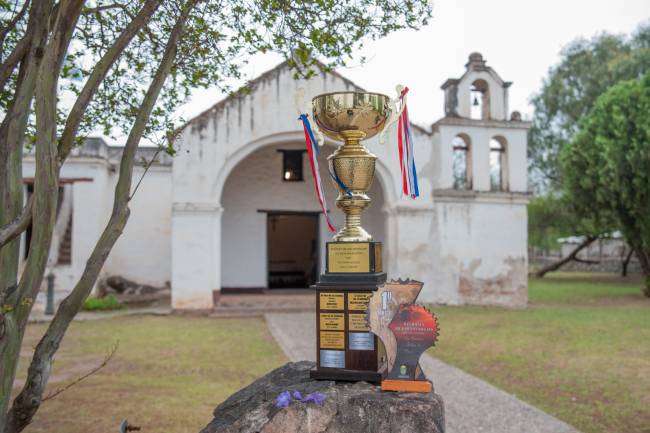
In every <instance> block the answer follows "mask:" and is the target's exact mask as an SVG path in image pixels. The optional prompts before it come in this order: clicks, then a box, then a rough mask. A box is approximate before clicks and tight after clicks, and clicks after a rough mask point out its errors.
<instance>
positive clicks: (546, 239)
mask: <svg viewBox="0 0 650 433" xmlns="http://www.w3.org/2000/svg"><path fill="white" fill-rule="evenodd" d="M613 227H616V225H615V223H613V222H612V220H611V219H608V220H607V221H603V223H602V224H600V225H599V226H595V225H594V224H593V222H592V221H591V220H590V219H589V218H584V217H583V216H581V215H579V214H578V213H576V212H575V210H574V209H573V204H572V203H571V199H570V197H568V196H567V195H566V194H559V193H552V194H546V195H542V196H538V197H534V198H533V199H532V200H531V201H530V203H529V204H528V245H529V247H531V248H533V249H538V250H543V251H548V250H552V249H555V248H558V247H559V244H558V242H557V239H558V238H560V237H568V236H573V235H575V234H576V233H580V234H581V236H582V241H581V242H580V243H579V244H577V245H576V247H575V248H574V249H573V250H572V251H571V252H570V253H569V254H568V255H566V256H565V257H560V258H559V259H558V260H556V261H554V262H552V263H549V264H547V265H545V266H543V267H541V268H540V269H537V270H536V271H535V272H534V275H535V276H536V277H538V278H542V277H544V275H546V274H547V273H549V272H552V271H556V270H558V269H560V268H561V267H562V266H564V265H565V264H567V263H569V262H571V261H576V262H581V263H588V264H594V263H596V262H593V261H591V260H584V259H581V258H580V257H578V253H579V252H580V251H582V250H583V249H585V248H587V247H588V246H589V245H591V244H592V243H593V242H594V241H596V240H597V239H598V238H602V237H606V236H607V235H608V234H609V233H611V232H613V231H614V228H613Z"/></svg>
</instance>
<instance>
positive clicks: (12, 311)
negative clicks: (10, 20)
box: [0, 0, 53, 432]
mask: <svg viewBox="0 0 650 433" xmlns="http://www.w3.org/2000/svg"><path fill="white" fill-rule="evenodd" d="M52 4H53V0H42V1H37V2H34V3H33V4H32V7H31V8H30V12H29V21H28V25H27V33H29V34H31V35H32V37H31V41H30V47H29V49H28V50H27V52H26V54H25V57H24V58H23V60H22V61H21V65H20V71H19V74H18V81H17V83H16V91H15V95H14V99H13V101H12V104H11V106H10V107H9V108H8V110H7V114H6V115H5V118H4V119H3V121H2V125H0V223H1V224H2V226H4V225H5V224H7V223H10V222H11V221H14V220H15V218H16V217H17V216H18V215H19V214H20V212H21V210H22V209H19V208H18V206H20V208H22V201H23V198H22V151H23V146H22V143H23V141H24V137H25V129H26V125H27V118H28V115H29V110H30V106H31V101H32V99H33V97H34V89H35V85H36V77H37V74H38V70H39V68H40V66H41V62H42V57H43V54H42V53H43V50H44V47H45V44H46V41H47V34H48V22H49V16H50V13H51V10H52ZM19 252H20V249H19V239H14V240H13V241H12V242H10V243H9V244H8V245H6V246H4V247H0V308H1V310H0V432H1V431H2V430H3V429H4V426H5V421H6V413H7V408H8V406H9V398H10V394H11V388H12V385H13V381H14V376H15V372H16V362H17V359H18V353H19V352H20V345H21V341H22V336H23V332H24V331H23V330H22V329H21V326H20V320H19V318H18V316H17V314H16V302H15V300H16V294H17V292H18V290H19V288H18V286H17V276H18V260H19Z"/></svg>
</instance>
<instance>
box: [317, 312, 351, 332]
mask: <svg viewBox="0 0 650 433" xmlns="http://www.w3.org/2000/svg"><path fill="white" fill-rule="evenodd" d="M319 319H320V329H322V330H323V331H345V315H344V314H343V313H320V315H319Z"/></svg>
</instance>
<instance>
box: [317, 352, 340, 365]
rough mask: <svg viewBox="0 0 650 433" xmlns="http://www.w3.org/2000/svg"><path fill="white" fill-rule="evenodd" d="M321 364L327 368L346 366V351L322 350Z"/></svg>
mask: <svg viewBox="0 0 650 433" xmlns="http://www.w3.org/2000/svg"><path fill="white" fill-rule="evenodd" d="M320 366H321V367H325V368H345V352H343V351H341V350H321V351H320Z"/></svg>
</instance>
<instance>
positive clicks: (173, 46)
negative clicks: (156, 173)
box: [4, 0, 196, 433]
mask: <svg viewBox="0 0 650 433" xmlns="http://www.w3.org/2000/svg"><path fill="white" fill-rule="evenodd" d="M195 4H196V0H192V1H190V2H188V4H187V5H186V6H185V8H184V9H183V12H182V13H181V15H180V17H179V18H178V21H177V22H176V24H175V26H174V28H173V29H172V32H171V34H170V37H169V40H168V42H167V46H166V48H165V53H164V55H163V58H162V60H161V63H160V65H159V67H158V69H157V70H156V74H155V75H154V78H153V80H152V82H151V84H150V86H149V89H148V90H147V93H146V95H145V97H144V99H143V101H142V103H141V105H140V109H139V110H138V114H137V116H136V119H135V122H134V124H133V127H132V128H131V132H130V134H129V137H128V139H127V142H126V145H125V147H124V151H123V154H122V159H121V161H120V169H119V178H118V182H117V185H116V186H115V199H114V202H113V212H112V214H111V218H110V220H109V222H108V224H107V225H106V228H105V229H104V232H103V233H102V235H101V237H100V239H99V241H98V242H97V244H96V245H95V249H94V250H93V252H92V254H91V256H90V258H89V259H88V262H87V263H86V268H85V269H84V272H83V274H82V276H81V278H80V279H79V281H78V282H77V284H76V285H75V287H74V289H73V290H72V292H71V293H70V294H69V295H68V296H67V297H66V298H65V300H64V301H63V302H62V303H61V305H60V306H59V308H58V310H57V312H56V315H55V316H54V319H53V320H52V322H51V323H50V326H49V327H48V329H47V331H46V333H45V335H44V336H43V338H42V339H41V341H40V342H39V344H38V345H37V347H36V350H35V352H34V356H33V358H32V362H31V364H30V366H29V370H28V375H27V380H26V383H25V386H24V388H23V389H22V391H21V392H20V394H19V395H18V397H16V399H15V401H14V404H13V406H12V408H11V411H10V412H9V415H8V423H7V426H6V429H5V431H4V433H18V432H20V431H22V430H23V429H24V428H25V427H27V425H28V424H29V423H30V422H31V420H32V418H33V416H34V414H35V413H36V411H37V410H38V408H39V406H40V404H41V401H42V398H43V392H44V391H45V387H46V386H47V381H48V379H49V374H50V370H51V367H52V357H53V356H54V354H55V353H56V351H57V349H58V347H59V345H60V343H61V340H62V339H63V337H64V335H65V332H66V330H67V328H68V326H69V324H70V322H71V321H72V319H73V318H74V316H75V315H76V314H77V312H78V311H79V309H80V308H81V305H82V304H83V302H84V300H85V299H86V297H87V296H88V295H89V294H90V291H91V290H92V288H93V286H94V284H95V282H96V281H97V277H98V276H99V272H100V271H101V269H102V267H103V265H104V262H105V261H106V258H107V257H108V254H109V253H110V251H111V249H112V248H113V245H115V242H116V241H117V239H118V238H119V236H120V235H121V234H122V230H123V229H124V226H125V225H126V222H127V220H128V217H129V208H128V203H129V200H130V194H131V185H132V178H133V164H134V160H135V153H136V150H137V148H138V144H139V142H140V139H141V138H142V135H143V133H144V130H145V127H146V125H147V123H148V121H149V118H150V116H151V112H152V110H153V107H154V105H155V103H156V101H157V99H158V96H159V94H160V91H161V89H162V87H163V85H164V83H165V81H166V79H167V77H168V76H169V74H170V71H171V68H172V66H173V63H174V60H175V58H176V50H177V44H178V40H179V38H180V37H181V35H182V33H183V30H184V27H185V22H186V20H187V16H188V14H189V12H190V11H191V9H192V8H193V7H194V5H195Z"/></svg>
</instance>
